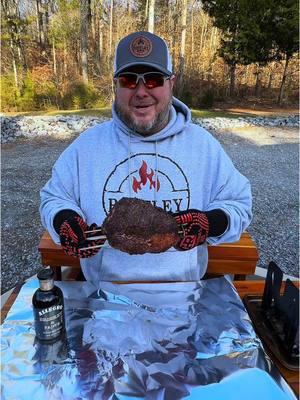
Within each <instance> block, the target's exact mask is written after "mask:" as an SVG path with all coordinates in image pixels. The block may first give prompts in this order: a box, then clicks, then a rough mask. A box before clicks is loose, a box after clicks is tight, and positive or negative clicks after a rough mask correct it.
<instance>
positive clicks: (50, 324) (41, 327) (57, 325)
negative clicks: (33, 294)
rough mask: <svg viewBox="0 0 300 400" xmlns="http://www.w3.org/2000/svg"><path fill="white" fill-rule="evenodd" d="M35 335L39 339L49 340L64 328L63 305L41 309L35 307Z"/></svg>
mask: <svg viewBox="0 0 300 400" xmlns="http://www.w3.org/2000/svg"><path fill="white" fill-rule="evenodd" d="M34 314H35V322H36V324H35V325H36V335H37V337H38V338H39V339H42V340H48V339H49V340H50V339H53V338H56V337H57V336H59V335H60V334H61V333H62V331H63V329H64V310H63V305H61V304H58V305H55V306H52V307H48V308H45V309H42V310H38V309H35V310H34Z"/></svg>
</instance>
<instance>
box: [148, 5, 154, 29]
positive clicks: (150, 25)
mask: <svg viewBox="0 0 300 400" xmlns="http://www.w3.org/2000/svg"><path fill="white" fill-rule="evenodd" d="M147 3H148V1H147ZM154 7H155V0H150V1H149V17H148V31H149V32H152V33H154Z"/></svg>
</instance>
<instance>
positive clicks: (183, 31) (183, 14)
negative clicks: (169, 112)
mask: <svg viewBox="0 0 300 400" xmlns="http://www.w3.org/2000/svg"><path fill="white" fill-rule="evenodd" d="M187 6H188V0H182V8H181V42H180V62H179V77H178V90H179V95H181V93H182V90H183V75H184V68H185V44H186V24H187V19H186V17H187Z"/></svg>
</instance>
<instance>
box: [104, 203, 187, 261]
mask: <svg viewBox="0 0 300 400" xmlns="http://www.w3.org/2000/svg"><path fill="white" fill-rule="evenodd" d="M102 230H103V232H104V233H105V234H106V236H107V240H108V242H109V244H110V245H111V246H112V247H114V248H116V249H119V250H121V251H124V252H126V253H129V254H144V253H161V252H164V251H166V250H168V249H169V248H170V247H172V246H175V245H176V243H177V242H178V241H179V239H180V237H179V235H178V226H177V223H176V221H175V219H174V218H173V217H172V216H171V215H170V214H168V213H167V212H166V211H164V210H163V209H162V208H160V207H154V206H153V205H152V204H151V203H150V202H148V201H144V200H140V199H136V198H127V197H123V198H122V199H121V200H119V201H118V202H117V203H116V204H115V205H114V207H113V209H112V210H111V212H110V214H109V215H108V216H107V217H106V219H105V220H104V222H103V224H102Z"/></svg>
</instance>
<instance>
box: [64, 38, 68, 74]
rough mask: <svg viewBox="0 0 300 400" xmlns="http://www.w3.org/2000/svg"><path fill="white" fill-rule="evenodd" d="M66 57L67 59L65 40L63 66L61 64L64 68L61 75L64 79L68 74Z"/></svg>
mask: <svg viewBox="0 0 300 400" xmlns="http://www.w3.org/2000/svg"><path fill="white" fill-rule="evenodd" d="M67 57H68V54H67V42H66V40H64V64H63V67H64V69H63V75H64V77H66V76H67V74H68V64H67Z"/></svg>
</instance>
